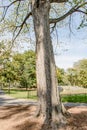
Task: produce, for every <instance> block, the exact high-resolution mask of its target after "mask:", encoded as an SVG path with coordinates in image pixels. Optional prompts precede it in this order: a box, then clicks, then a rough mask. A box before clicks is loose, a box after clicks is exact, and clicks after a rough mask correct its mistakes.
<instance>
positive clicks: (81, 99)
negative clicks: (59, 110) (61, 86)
mask: <svg viewBox="0 0 87 130" xmlns="http://www.w3.org/2000/svg"><path fill="white" fill-rule="evenodd" d="M62 102H74V103H76V102H78V103H87V94H75V95H62Z"/></svg>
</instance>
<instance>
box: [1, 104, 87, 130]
mask: <svg viewBox="0 0 87 130" xmlns="http://www.w3.org/2000/svg"><path fill="white" fill-rule="evenodd" d="M67 109H68V111H69V112H70V113H71V117H69V118H67V120H68V124H67V125H66V127H65V128H64V130H87V107H73V108H67ZM35 111H36V106H31V105H30V106H29V105H25V106H23V105H18V106H7V107H6V106H5V107H0V130H42V124H43V120H42V119H41V118H35V117H33V115H34V114H35ZM61 130H62V129H61Z"/></svg>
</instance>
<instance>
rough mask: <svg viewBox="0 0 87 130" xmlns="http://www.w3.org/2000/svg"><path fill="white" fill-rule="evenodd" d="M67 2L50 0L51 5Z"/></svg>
mask: <svg viewBox="0 0 87 130" xmlns="http://www.w3.org/2000/svg"><path fill="white" fill-rule="evenodd" d="M67 1H68V0H50V2H51V3H64V2H67Z"/></svg>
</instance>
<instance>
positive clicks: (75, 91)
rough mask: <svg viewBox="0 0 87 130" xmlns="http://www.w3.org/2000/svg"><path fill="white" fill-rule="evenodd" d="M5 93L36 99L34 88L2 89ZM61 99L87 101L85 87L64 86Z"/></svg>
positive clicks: (65, 100) (64, 100)
mask: <svg viewBox="0 0 87 130" xmlns="http://www.w3.org/2000/svg"><path fill="white" fill-rule="evenodd" d="M4 91H5V93H6V94H7V95H10V96H11V97H15V98H23V99H28V98H29V99H34V100H36V99H37V92H36V90H30V91H26V90H14V89H12V90H11V91H10V94H9V91H8V90H7V89H5V90H4ZM61 99H62V101H63V102H81V103H87V89H84V88H66V89H65V90H63V92H62V93H61Z"/></svg>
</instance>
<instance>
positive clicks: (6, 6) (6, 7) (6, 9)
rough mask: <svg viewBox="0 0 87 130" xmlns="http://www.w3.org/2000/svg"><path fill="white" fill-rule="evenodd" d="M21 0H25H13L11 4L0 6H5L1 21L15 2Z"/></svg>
mask: <svg viewBox="0 0 87 130" xmlns="http://www.w3.org/2000/svg"><path fill="white" fill-rule="evenodd" d="M21 1H24V0H15V1H13V2H11V3H10V4H9V5H5V6H0V8H4V11H3V16H2V19H1V20H0V22H2V21H3V20H4V18H5V16H6V13H7V11H8V9H9V7H10V6H12V5H13V4H15V3H16V2H21Z"/></svg>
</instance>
